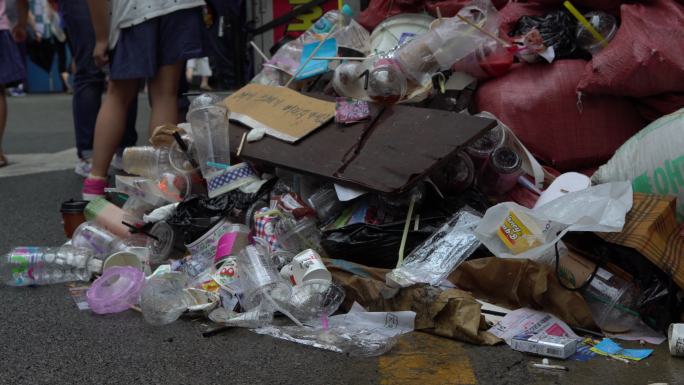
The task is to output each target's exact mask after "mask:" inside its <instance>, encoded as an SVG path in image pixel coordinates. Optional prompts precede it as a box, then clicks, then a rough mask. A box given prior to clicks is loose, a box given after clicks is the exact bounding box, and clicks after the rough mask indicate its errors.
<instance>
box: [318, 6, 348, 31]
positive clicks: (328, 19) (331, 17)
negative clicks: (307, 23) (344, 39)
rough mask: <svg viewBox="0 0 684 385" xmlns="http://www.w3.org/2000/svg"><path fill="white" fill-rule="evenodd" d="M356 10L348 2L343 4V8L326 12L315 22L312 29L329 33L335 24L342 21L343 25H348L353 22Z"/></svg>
mask: <svg viewBox="0 0 684 385" xmlns="http://www.w3.org/2000/svg"><path fill="white" fill-rule="evenodd" d="M353 14H354V12H353V11H352V9H351V7H350V6H349V5H347V4H345V5H343V6H342V10H341V11H338V10H333V11H328V12H326V13H325V14H324V15H323V16H321V18H320V19H318V20H317V21H316V23H314V25H313V26H312V27H311V30H312V31H313V32H314V33H328V32H330V30H331V29H332V27H333V25H335V24H337V23H339V22H340V20H341V21H342V24H343V25H345V26H346V25H348V24H349V23H350V22H351V18H352V16H353Z"/></svg>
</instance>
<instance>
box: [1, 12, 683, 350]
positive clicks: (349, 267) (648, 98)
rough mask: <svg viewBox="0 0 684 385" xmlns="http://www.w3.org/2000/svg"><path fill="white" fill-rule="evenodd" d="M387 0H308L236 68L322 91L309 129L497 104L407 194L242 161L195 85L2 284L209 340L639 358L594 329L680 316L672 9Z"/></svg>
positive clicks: (650, 327)
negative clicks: (317, 7)
mask: <svg viewBox="0 0 684 385" xmlns="http://www.w3.org/2000/svg"><path fill="white" fill-rule="evenodd" d="M393 3H394V2H387V1H384V0H377V1H376V0H373V1H371V2H370V5H369V8H368V10H366V11H365V12H364V13H362V14H361V15H359V16H358V17H357V19H355V17H354V15H353V13H352V11H351V8H349V7H347V6H345V7H343V8H341V9H340V10H335V11H330V12H327V13H325V14H324V15H323V16H322V17H321V19H320V20H318V21H317V22H316V23H315V24H314V25H313V26H312V27H311V28H310V29H309V30H307V31H305V32H304V33H302V34H301V35H300V36H298V37H297V38H296V39H294V40H292V41H290V42H288V43H286V44H284V45H282V46H281V47H280V48H279V49H278V50H277V52H275V54H274V55H273V56H272V57H270V58H269V57H266V56H265V54H263V53H261V55H264V59H265V63H264V65H263V69H262V70H261V72H259V73H258V74H257V75H256V76H255V78H254V79H253V80H252V83H256V84H261V85H265V86H271V87H287V88H290V89H292V90H295V91H301V92H306V93H307V94H309V95H311V92H313V93H316V92H318V94H319V95H322V96H320V97H322V98H324V99H326V100H331V99H332V98H336V102H337V103H336V107H335V108H336V110H335V114H334V116H335V118H334V123H330V124H329V125H323V126H322V127H320V128H318V130H335V129H342V128H344V127H345V125H348V124H352V123H358V122H363V121H369V122H370V121H371V119H372V116H371V113H370V111H371V110H373V109H375V108H377V107H378V106H380V108H381V109H391V108H392V106H393V105H395V104H402V105H407V106H417V107H423V108H425V107H427V108H439V109H441V110H448V111H451V112H453V113H461V114H469V115H474V116H477V117H480V118H489V119H494V121H495V122H496V124H494V127H493V128H492V129H490V130H487V131H483V132H481V133H480V134H479V135H477V137H475V138H473V140H470V141H469V142H468V143H467V144H466V145H465V146H464V147H463V148H460V149H458V148H455V149H453V155H452V156H450V157H449V159H446V160H440V161H439V162H436V163H435V164H436V166H435V167H434V168H432V169H431V170H430V171H429V172H428V173H427V174H425V175H420V176H419V180H414V181H413V183H412V184H411V187H410V188H409V189H406V190H405V191H399V192H396V193H387V192H381V191H375V190H373V189H368V188H363V186H355V185H346V184H344V183H342V182H340V181H339V180H334V179H330V178H324V177H321V176H313V175H311V174H310V173H306V172H303V171H301V170H296V169H291V168H284V167H279V166H274V165H273V163H277V162H259V161H255V160H253V159H252V160H250V161H248V160H245V159H242V158H241V157H240V151H241V150H242V147H243V145H244V141H245V137H243V143H241V144H240V146H239V149H238V150H237V151H235V143H233V144H232V145H233V147H231V143H230V134H229V133H230V130H231V129H233V127H234V126H233V124H234V123H233V124H231V123H230V120H231V119H233V118H236V116H237V114H236V113H235V111H231V110H229V108H228V103H226V102H225V101H224V100H222V99H221V98H219V97H218V96H216V95H211V94H204V95H201V96H199V97H197V98H196V99H195V100H194V101H193V103H192V105H191V107H190V110H189V112H188V115H187V121H188V123H184V124H179V125H178V126H175V125H166V126H163V127H159V128H158V129H157V130H155V132H154V134H153V136H152V138H151V139H150V143H151V145H150V146H142V147H131V148H128V149H126V150H125V152H124V153H123V167H124V171H125V172H126V174H127V175H117V176H116V177H115V181H114V184H113V187H111V188H109V189H108V190H107V192H108V199H104V198H98V199H95V200H92V201H69V202H64V203H63V204H62V208H61V212H62V216H63V218H64V227H65V232H66V235H67V238H69V241H68V242H67V243H66V244H65V245H63V246H60V247H15V248H13V249H12V250H10V252H9V253H7V254H6V256H5V257H3V259H2V261H1V265H0V275H1V276H2V277H1V278H2V281H3V282H4V283H5V284H7V285H11V286H29V285H46V284H56V283H61V282H72V281H83V282H88V286H87V289H85V290H86V295H85V298H86V302H87V306H85V305H84V307H87V308H89V309H90V310H91V311H93V312H95V313H97V314H108V313H116V312H122V311H128V310H130V309H133V310H136V311H139V312H141V313H142V317H143V318H144V320H145V321H146V322H148V323H149V324H152V325H165V324H169V323H172V322H176V321H177V320H178V319H179V318H187V317H189V316H192V317H203V318H205V319H207V322H210V323H211V324H212V327H211V328H210V329H208V330H207V332H206V335H212V334H215V333H217V332H219V331H221V330H223V329H225V328H227V327H245V328H249V329H252V330H254V331H255V332H256V333H260V334H268V335H271V336H274V337H276V338H281V339H285V340H289V341H293V342H298V343H301V344H305V345H310V346H314V347H318V348H322V349H328V350H333V351H337V352H342V353H348V354H352V355H358V356H374V355H380V354H384V353H386V352H388V351H389V350H390V349H391V348H392V346H393V345H394V343H395V342H396V341H397V339H398V338H399V337H400V335H401V334H404V333H408V332H411V331H413V330H425V331H428V332H431V333H435V334H438V335H442V336H445V337H449V338H455V339H459V340H463V341H467V342H471V343H476V344H495V343H498V342H501V341H505V342H506V343H508V344H509V345H510V346H511V347H512V348H513V349H516V350H520V351H525V352H534V353H536V354H542V355H545V356H548V357H554V358H559V359H566V358H568V357H570V356H572V355H573V354H575V353H576V351H578V350H580V347H581V346H582V345H590V346H589V347H590V348H591V350H594V351H595V352H596V354H604V355H609V356H615V357H618V356H619V357H623V358H622V359H631V360H641V359H644V358H645V357H646V356H648V354H647V353H644V352H639V354H636V353H634V352H632V353H634V354H632V355H631V356H630V355H628V354H627V353H624V352H623V353H624V354H622V353H620V354H618V353H615V351H612V352H607V353H606V349H607V347H606V345H610V347H611V348H612V347H614V346H613V345H612V344H614V343H613V342H612V341H611V340H609V339H605V340H603V341H599V340H600V338H601V337H609V336H610V337H614V338H625V339H630V338H631V339H641V340H644V341H648V342H651V343H655V344H658V343H661V342H663V341H664V340H665V339H666V337H665V335H664V333H665V332H666V331H667V330H668V327H670V324H676V323H677V322H681V317H682V309H683V307H682V296H681V293H682V290H681V289H682V288H683V287H684V263H683V262H681V259H682V258H681V257H682V255H684V233H682V228H681V227H680V226H681V223H682V221H683V220H684V219H683V218H684V216H683V215H684V202H683V201H682V199H684V196H683V195H682V193H681V192H682V191H684V177H682V175H684V160H683V159H684V152H682V149H683V148H684V143H682V138H684V109H680V110H679V111H677V109H679V108H681V107H682V105H683V103H682V100H684V99H682V96H683V95H684V84H682V83H681V80H682V79H684V68H683V67H682V66H681V63H684V58H683V57H681V55H682V54H683V52H684V49H682V48H684V47H682V41H684V40H682V39H680V40H679V41H675V40H676V39H670V38H667V36H668V35H670V33H669V32H668V31H670V32H673V31H672V30H673V29H674V30H678V29H680V28H681V25H683V23H684V20H682V15H684V12H683V11H684V8H683V7H682V5H681V4H678V3H677V2H674V1H672V0H655V1H651V2H648V3H643V4H642V3H629V4H623V5H621V6H620V4H621V3H622V2H621V1H617V2H610V4H608V3H609V2H604V3H605V4H604V3H602V4H601V5H596V7H595V8H594V7H592V3H593V2H588V1H584V2H579V1H578V2H577V3H578V4H576V6H577V8H576V7H575V6H573V4H571V3H569V2H565V3H561V2H549V1H538V2H536V1H528V2H527V3H517V2H512V3H508V4H506V2H495V3H494V4H493V3H492V2H490V1H489V0H472V1H425V2H424V1H414V2H396V4H393ZM424 10H427V11H428V12H429V13H423V11H424ZM433 16H435V17H433ZM357 20H358V21H357ZM649 20H655V22H649ZM656 26H657V28H658V29H652V28H655V27H656ZM366 28H371V30H367V29H366ZM675 32H676V33H679V34H681V31H675ZM673 33H674V32H673ZM659 36H661V37H662V38H659ZM369 107H373V108H369ZM417 111H418V110H417ZM420 111H424V110H420ZM649 121H653V122H652V123H650V125H648V122H649ZM240 122H242V123H245V120H244V119H242V120H240ZM245 124H246V123H245ZM370 124H372V123H370ZM644 127H645V128H644ZM255 130H256V128H255ZM250 135H251V133H250ZM247 140H248V141H252V140H259V138H258V137H257V138H250V137H249V136H248V137H247ZM304 143H305V142H304ZM231 149H233V151H231ZM357 151H362V148H361V147H359V148H358V149H357ZM416 151H424V152H426V153H429V152H430V151H431V149H430V148H416ZM604 163H605V164H604ZM597 169H598V171H596V170H597ZM594 171H596V172H595V173H594ZM592 175H593V176H592ZM511 277H516V279H511ZM497 317H498V318H497ZM502 317H503V318H502ZM389 320H391V321H392V322H389ZM670 329H671V330H670V338H677V333H679V332H677V330H682V329H683V328H678V327H677V326H676V325H675V327H674V330H675V333H674V334H675V336H674V337H672V334H673V332H672V327H670ZM581 336H589V337H590V338H584V339H583V338H581ZM597 338H599V340H597ZM679 338H684V336H681V335H680V337H679ZM608 341H610V342H608ZM615 346H617V345H615ZM671 346H675V348H674V350H673V351H672V353H673V354H684V351H682V350H681V346H680V347H679V348H678V347H677V345H676V344H675V345H672V343H671ZM677 349H679V350H677ZM585 353H586V352H585ZM621 354H622V355H621ZM625 356H626V357H627V358H624V357H625Z"/></svg>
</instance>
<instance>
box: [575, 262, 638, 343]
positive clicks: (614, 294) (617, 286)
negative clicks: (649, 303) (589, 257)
mask: <svg viewBox="0 0 684 385" xmlns="http://www.w3.org/2000/svg"><path fill="white" fill-rule="evenodd" d="M599 270H600V274H596V275H595V276H594V278H593V279H592V281H591V283H589V286H588V287H587V288H586V289H585V290H584V291H583V293H582V295H583V296H584V299H585V300H586V301H587V305H588V306H589V310H590V311H591V314H592V315H593V317H594V322H596V325H598V327H600V328H601V330H603V331H606V332H610V333H624V332H627V331H629V330H631V329H632V328H633V327H634V326H636V325H637V323H638V321H639V318H638V317H639V314H638V313H637V312H635V311H634V309H635V308H636V304H637V300H638V298H639V291H638V289H637V287H636V286H635V285H634V284H633V283H632V282H628V281H627V280H625V279H622V278H621V277H618V276H617V275H615V274H613V273H611V272H608V271H606V270H604V269H599Z"/></svg>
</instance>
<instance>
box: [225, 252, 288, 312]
mask: <svg viewBox="0 0 684 385" xmlns="http://www.w3.org/2000/svg"><path fill="white" fill-rule="evenodd" d="M237 264H238V271H239V272H240V288H241V290H242V297H241V299H240V303H241V304H242V307H243V308H244V309H245V310H252V309H255V308H257V307H259V306H260V305H261V306H269V305H270V306H272V307H273V308H274V309H278V308H280V307H282V306H286V305H287V303H288V301H289V299H290V295H291V293H292V287H291V286H290V285H289V284H288V283H287V282H286V281H285V280H284V279H283V278H282V277H281V276H280V274H279V273H278V270H276V268H275V266H273V263H272V261H271V260H270V256H269V255H268V251H267V250H265V249H264V248H262V247H259V246H252V245H250V246H247V247H245V248H244V249H242V251H240V252H239V253H238V256H237Z"/></svg>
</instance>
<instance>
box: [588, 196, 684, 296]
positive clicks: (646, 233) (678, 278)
mask: <svg viewBox="0 0 684 385" xmlns="http://www.w3.org/2000/svg"><path fill="white" fill-rule="evenodd" d="M675 201H676V198H675V197H671V196H659V195H651V194H642V193H634V205H633V206H632V210H631V211H630V212H629V213H627V218H626V222H625V226H624V228H623V230H622V232H620V233H597V235H598V236H600V237H601V238H603V239H604V240H606V241H608V242H611V243H615V244H618V245H622V246H627V247H631V248H633V249H635V250H637V251H639V252H640V253H641V254H642V255H643V256H644V257H646V259H648V260H649V261H651V262H653V263H654V264H655V265H656V266H658V267H659V268H660V269H661V270H663V271H664V272H665V273H667V274H668V275H670V276H671V277H672V279H673V280H674V282H675V283H676V284H677V285H679V287H680V288H684V235H683V234H682V233H681V232H680V228H679V225H678V224H677V220H676V218H675Z"/></svg>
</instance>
